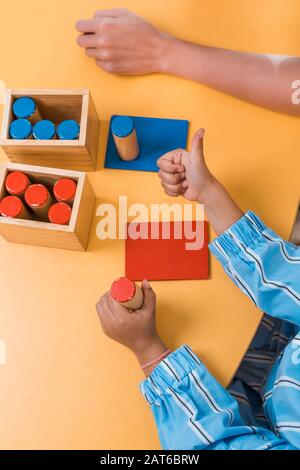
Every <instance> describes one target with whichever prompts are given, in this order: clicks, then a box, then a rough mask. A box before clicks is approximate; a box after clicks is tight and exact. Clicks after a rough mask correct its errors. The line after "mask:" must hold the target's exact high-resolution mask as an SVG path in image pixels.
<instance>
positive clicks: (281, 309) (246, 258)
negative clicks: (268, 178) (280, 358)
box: [210, 211, 300, 326]
mask: <svg viewBox="0 0 300 470" xmlns="http://www.w3.org/2000/svg"><path fill="white" fill-rule="evenodd" d="M210 250H211V251H212V253H213V254H214V255H215V256H216V258H217V259H218V260H219V261H220V262H221V263H222V265H223V267H224V269H225V271H226V273H227V274H228V275H229V276H230V278H231V279H232V280H233V281H234V283H235V284H236V285H237V286H238V287H239V288H240V289H241V290H242V291H243V292H244V293H245V294H246V295H248V297H249V298H250V299H251V300H252V301H253V302H254V304H255V305H256V306H257V307H258V308H260V309H261V310H263V311H264V312H266V313H268V314H269V315H271V316H273V317H277V318H281V319H283V320H287V321H289V322H291V323H294V324H296V325H297V326H300V282H299V280H300V248H299V247H296V246H295V245H292V244H291V243H288V242H286V241H284V240H282V239H281V238H280V237H279V236H278V235H276V234H275V233H274V232H273V231H272V230H271V229H269V228H268V227H267V226H266V225H265V224H264V223H263V222H262V221H261V220H260V219H259V218H258V217H257V216H256V215H255V214H254V213H253V212H250V211H249V212H247V213H246V214H245V215H244V216H243V217H242V218H241V219H240V220H238V221H237V222H236V223H235V224H234V225H233V226H232V227H230V228H229V229H228V230H226V232H224V233H223V234H222V235H220V236H219V237H218V238H217V239H216V240H214V241H213V242H212V243H211V244H210Z"/></svg>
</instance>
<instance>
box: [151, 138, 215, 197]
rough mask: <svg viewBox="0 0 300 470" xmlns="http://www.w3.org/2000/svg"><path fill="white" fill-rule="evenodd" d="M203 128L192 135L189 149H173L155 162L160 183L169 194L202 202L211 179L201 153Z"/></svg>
mask: <svg viewBox="0 0 300 470" xmlns="http://www.w3.org/2000/svg"><path fill="white" fill-rule="evenodd" d="M203 137H204V129H200V130H199V131H198V132H196V134H195V135H194V137H193V140H192V146H191V151H190V152H188V151H186V150H181V149H178V150H174V151H172V152H169V153H167V154H166V155H163V156H162V157H161V158H160V159H159V160H158V162H157V164H158V166H159V168H160V170H159V173H158V175H159V177H160V178H161V185H162V187H163V188H164V190H165V192H166V194H168V195H169V196H173V197H175V196H180V195H182V196H184V197H185V198H186V199H188V200H189V201H198V202H202V201H201V198H202V196H203V195H204V193H205V191H206V189H207V187H208V186H209V185H210V183H211V182H212V181H213V179H214V178H213V176H212V174H211V173H210V171H209V170H208V168H207V166H206V163H205V160H204V154H203Z"/></svg>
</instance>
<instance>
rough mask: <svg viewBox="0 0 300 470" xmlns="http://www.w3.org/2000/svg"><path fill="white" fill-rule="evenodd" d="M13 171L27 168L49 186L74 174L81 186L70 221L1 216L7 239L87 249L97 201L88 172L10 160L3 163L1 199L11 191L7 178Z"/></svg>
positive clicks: (36, 179) (0, 231)
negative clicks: (7, 185) (6, 186)
mask: <svg viewBox="0 0 300 470" xmlns="http://www.w3.org/2000/svg"><path fill="white" fill-rule="evenodd" d="M11 171H23V172H24V173H26V174H27V175H28V176H29V178H30V180H31V182H32V183H38V182H39V183H43V184H45V185H46V186H47V187H48V189H49V190H51V188H52V186H53V184H54V183H55V182H56V181H57V180H58V179H59V178H62V177H66V178H72V179H73V180H74V181H77V190H76V195H75V199H74V203H73V209H72V216H71V220H70V223H69V225H56V224H51V223H50V222H49V223H47V222H41V221H38V220H23V219H13V218H8V217H2V216H0V234H1V235H2V236H3V237H4V238H5V239H6V240H7V241H9V242H13V243H24V244H26V245H38V246H46V247H50V248H63V249H65V250H76V251H84V250H85V249H86V247H87V244H88V237H89V231H90V227H91V222H92V219H93V215H94V208H95V202H96V197H95V194H94V191H93V189H92V187H91V184H90V182H89V180H88V176H87V174H86V173H82V172H78V171H71V170H59V169H56V168H45V167H40V166H30V165H22V164H16V163H6V164H4V165H1V172H0V199H2V198H3V197H4V196H6V195H7V193H6V189H5V178H6V176H7V174H8V173H9V172H11Z"/></svg>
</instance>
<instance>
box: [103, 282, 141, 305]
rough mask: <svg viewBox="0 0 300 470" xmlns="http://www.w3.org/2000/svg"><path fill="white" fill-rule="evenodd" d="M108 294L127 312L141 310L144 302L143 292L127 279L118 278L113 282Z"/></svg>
mask: <svg viewBox="0 0 300 470" xmlns="http://www.w3.org/2000/svg"><path fill="white" fill-rule="evenodd" d="M110 294H111V296H112V298H113V299H114V300H116V301H117V302H119V304H121V305H123V307H126V308H128V309H129V310H137V309H139V308H141V306H142V305H143V302H144V294H143V290H142V289H141V287H140V286H139V285H138V284H136V283H135V282H134V281H132V280H131V279H129V278H128V277H120V278H119V279H117V280H116V281H114V282H113V284H112V286H111V289H110Z"/></svg>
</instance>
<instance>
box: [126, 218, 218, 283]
mask: <svg viewBox="0 0 300 470" xmlns="http://www.w3.org/2000/svg"><path fill="white" fill-rule="evenodd" d="M167 225H170V237H169V239H164V236H163V230H165V231H166V230H167ZM130 227H131V228H130ZM132 229H133V232H140V233H143V234H145V236H146V234H148V239H141V238H139V239H136V240H135V239H132V237H131V236H130V234H129V231H131V233H132ZM175 231H176V233H177V235H176V236H175ZM180 231H182V237H181V238H180V239H177V237H179V236H180ZM153 232H156V234H157V236H158V239H153V238H151V235H150V234H151V233H153ZM164 233H165V232H164ZM196 234H197V235H196ZM192 236H193V238H191V237H192ZM196 239H197V240H198V243H197V245H198V246H199V245H200V248H198V249H196V250H195V249H194V250H191V249H187V244H193V243H194V242H195V241H196ZM201 245H202V247H201ZM195 247H196V246H194V248H195ZM125 272H126V276H127V277H129V278H130V279H132V280H134V281H141V280H143V279H148V280H149V281H162V280H184V279H208V277H209V254H208V223H207V222H206V221H203V222H202V221H201V222H200V221H198V222H196V221H193V222H189V223H187V222H171V223H170V224H168V223H166V222H149V223H135V224H128V225H127V239H126V244H125Z"/></svg>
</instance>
